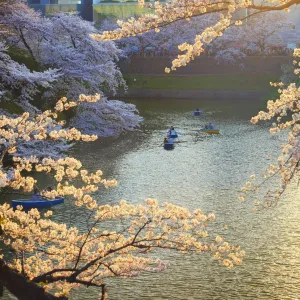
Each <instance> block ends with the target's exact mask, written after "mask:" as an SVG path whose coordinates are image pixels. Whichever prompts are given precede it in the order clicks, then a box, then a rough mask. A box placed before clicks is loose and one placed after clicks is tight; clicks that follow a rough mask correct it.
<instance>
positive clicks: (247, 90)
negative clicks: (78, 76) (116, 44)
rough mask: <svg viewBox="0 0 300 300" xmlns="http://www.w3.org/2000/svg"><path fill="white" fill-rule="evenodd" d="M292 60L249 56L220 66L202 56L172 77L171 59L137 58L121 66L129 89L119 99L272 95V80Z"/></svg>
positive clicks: (263, 96)
mask: <svg viewBox="0 0 300 300" xmlns="http://www.w3.org/2000/svg"><path fill="white" fill-rule="evenodd" d="M291 62H292V57H287V56H280V57H277V56H271V57H261V56H259V57H248V58H247V59H246V60H245V61H243V66H242V68H241V64H236V65H229V66H225V65H218V64H217V63H216V61H215V60H214V59H213V58H211V57H200V58H197V59H196V60H195V61H193V62H192V63H190V64H189V65H188V66H186V67H183V68H179V69H177V70H176V72H174V73H171V75H170V74H166V73H164V69H165V67H166V66H170V63H171V58H168V57H148V58H142V57H134V58H132V59H131V61H129V62H122V63H121V64H120V66H121V69H122V72H123V74H124V77H125V79H126V82H127V85H128V90H127V91H121V90H120V91H119V94H118V95H117V97H119V98H161V99H163V98H167V99H170V98H176V99H179V98H186V99H187V98H191V99H210V100H213V99H218V100H220V99H246V100H247V99H253V98H257V97H259V98H265V97H267V95H268V94H270V93H272V88H270V85H269V82H270V81H278V80H279V77H280V75H281V65H282V64H288V63H291Z"/></svg>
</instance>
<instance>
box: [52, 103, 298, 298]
mask: <svg viewBox="0 0 300 300" xmlns="http://www.w3.org/2000/svg"><path fill="white" fill-rule="evenodd" d="M133 101H134V100H133ZM133 101H131V102H133ZM135 103H136V104H137V107H138V108H139V110H140V112H141V114H142V116H144V118H145V121H144V123H143V125H142V127H141V129H140V130H139V131H137V132H133V133H129V134H126V135H123V136H121V137H119V138H110V139H100V140H99V141H97V142H95V143H89V144H86V143H83V144H78V145H77V146H75V147H74V148H73V149H72V155H74V156H75V157H77V158H79V159H81V160H82V162H83V164H84V166H86V167H87V168H88V169H90V170H96V169H102V170H103V172H104V175H105V176H106V177H109V178H116V179H117V180H118V182H119V185H118V187H116V188H114V189H110V190H105V189H100V191H99V193H98V194H97V199H98V201H99V203H103V204H105V203H116V202H118V201H119V200H120V199H126V200H127V201H128V202H130V203H134V204H137V203H142V202H143V201H144V199H145V198H149V197H151V198H156V199H159V201H169V202H173V203H175V204H178V205H182V206H186V207H188V208H191V209H194V208H196V207H200V208H201V209H203V210H204V211H205V212H207V213H208V212H213V213H215V214H216V216H217V220H216V224H215V230H216V233H219V234H220V235H223V236H225V237H226V238H227V240H228V241H229V242H231V243H233V244H239V245H241V246H242V247H243V249H244V250H245V251H246V257H245V259H244V263H243V265H242V266H238V267H235V268H233V269H230V270H228V269H226V268H224V267H222V266H220V265H219V264H218V262H217V261H215V260H214V259H213V258H211V257H210V256H209V255H207V254H204V255H195V254H193V255H182V254H178V253H170V252H164V253H162V255H161V256H162V258H164V259H166V260H168V261H169V263H170V266H169V267H168V269H167V270H166V271H165V272H163V273H158V274H146V275H144V276H141V277H139V278H135V279H130V280H129V279H128V280H123V279H113V280H109V281H108V291H109V299H112V300H120V299H122V300H142V299H143V300H146V299H147V300H154V299H155V300H162V299H168V300H171V299H172V300H173V299H174V300H182V299H191V300H192V299H193V300H194V299H195V300H196V299H205V300H206V299H230V300H232V299H299V297H300V290H299V286H300V269H299V264H300V251H299V246H300V243H299V241H300V239H299V236H300V215H299V213H298V212H299V208H300V205H299V201H298V199H299V194H298V192H297V190H296V188H290V189H289V190H288V192H287V193H286V194H285V195H284V196H283V197H282V199H281V201H280V203H279V205H278V206H277V207H275V208H272V209H268V210H264V211H261V212H253V210H252V208H253V202H254V200H255V199H256V198H257V196H255V195H252V196H249V198H248V199H247V201H245V202H240V201H238V200H237V196H238V195H239V190H240V188H241V187H242V186H243V185H244V184H245V182H246V181H248V179H249V176H250V175H251V174H253V173H256V174H260V173H261V172H262V171H263V170H264V166H266V165H267V163H269V162H270V161H268V160H267V155H268V153H271V154H273V156H274V157H275V156H276V155H277V154H278V153H279V152H278V151H279V150H278V147H279V145H280V144H281V143H282V142H283V139H284V137H283V136H270V134H269V132H268V126H267V124H262V125H258V126H253V125H251V124H250V123H249V119H250V117H251V116H252V115H254V114H255V113H256V112H257V111H258V110H259V109H261V108H263V107H264V104H263V103H262V102H261V101H260V102H259V101H253V102H245V101H226V102H225V101H222V102H221V101H210V102H208V101H191V100H176V101H167V100H162V101H158V100H135ZM196 107H199V108H200V109H203V110H204V115H203V116H201V117H194V116H193V115H192V111H193V110H194V109H195V108H196ZM208 122H213V123H214V124H215V125H217V126H218V127H219V128H220V130H221V134H220V135H207V134H205V133H201V132H199V128H200V127H202V126H203V125H204V124H205V123H208ZM171 125H172V126H174V127H175V129H177V130H178V131H179V132H180V133H182V134H181V135H180V137H179V140H180V141H181V143H179V144H177V145H176V146H175V149H174V150H173V151H165V150H164V149H163V147H162V141H163V137H164V133H165V132H166V131H167V129H168V127H170V126H171ZM55 213H56V215H55V218H56V220H59V221H66V220H67V221H69V222H71V221H72V220H76V224H77V226H79V227H81V228H82V227H83V226H85V214H82V213H81V211H80V210H78V209H76V208H74V205H73V204H72V203H71V202H70V203H68V201H66V203H65V205H63V206H57V207H55ZM224 224H226V225H227V227H228V229H227V230H225V229H224ZM97 295H98V292H97V291H96V290H94V289H91V288H89V289H80V291H79V292H76V293H74V294H73V298H74V299H98V298H97Z"/></svg>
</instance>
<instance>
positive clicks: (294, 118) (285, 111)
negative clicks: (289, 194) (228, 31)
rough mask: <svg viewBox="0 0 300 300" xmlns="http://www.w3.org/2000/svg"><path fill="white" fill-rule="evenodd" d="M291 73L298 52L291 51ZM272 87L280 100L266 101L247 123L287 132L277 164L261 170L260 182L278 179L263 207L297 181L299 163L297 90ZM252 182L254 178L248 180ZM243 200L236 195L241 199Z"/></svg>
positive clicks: (254, 187)
mask: <svg viewBox="0 0 300 300" xmlns="http://www.w3.org/2000/svg"><path fill="white" fill-rule="evenodd" d="M294 57H295V60H294V62H293V63H294V66H295V74H298V67H299V61H298V60H299V57H300V49H295V50H294ZM270 84H271V85H272V86H274V87H279V89H278V93H279V94H280V97H279V98H278V99H276V100H275V101H272V100H269V101H268V103H267V109H268V110H267V111H266V112H265V111H260V112H259V113H258V114H257V116H255V117H253V118H252V119H251V123H253V124H257V123H258V122H261V121H273V126H272V127H271V128H270V133H271V134H277V133H279V132H282V131H283V132H285V133H287V142H286V144H284V145H282V146H281V152H282V154H281V155H280V156H279V157H278V158H277V162H276V163H275V164H274V163H272V164H270V165H269V167H268V168H267V169H266V170H265V172H264V174H263V177H264V180H263V183H264V182H265V181H267V180H268V179H270V178H272V177H274V176H279V177H280V187H279V188H278V189H276V190H275V191H268V192H267V193H266V195H265V198H264V202H263V206H266V207H269V206H272V205H274V204H275V203H276V202H277V201H278V199H279V198H280V196H281V194H282V193H283V192H284V191H285V189H286V187H287V186H288V184H290V183H291V182H292V180H293V179H298V178H299V162H300V87H299V86H298V85H297V84H296V83H290V84H284V83H283V82H278V83H270ZM252 179H254V177H252ZM261 185H262V183H260V184H252V183H251V182H250V181H249V182H247V184H246V186H245V187H244V188H242V193H247V192H249V191H257V190H258V189H259V188H260V187H261ZM243 198H244V197H243V196H240V199H241V200H242V199H243Z"/></svg>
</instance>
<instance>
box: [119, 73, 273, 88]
mask: <svg viewBox="0 0 300 300" xmlns="http://www.w3.org/2000/svg"><path fill="white" fill-rule="evenodd" d="M124 78H125V80H126V82H127V85H128V87H130V88H141V89H179V90H188V89H200V90H233V91H238V90H255V91H261V90H267V89H270V88H271V87H270V81H278V78H274V76H255V75H248V74H240V75H223V74H215V75H195V76H174V75H173V76H172V75H157V76H153V75H132V74H130V75H124Z"/></svg>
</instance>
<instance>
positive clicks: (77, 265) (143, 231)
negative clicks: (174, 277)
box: [0, 172, 245, 295]
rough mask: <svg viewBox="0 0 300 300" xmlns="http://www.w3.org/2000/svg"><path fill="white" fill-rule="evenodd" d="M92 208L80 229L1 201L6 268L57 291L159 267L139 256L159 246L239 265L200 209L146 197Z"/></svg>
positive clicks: (238, 254)
mask: <svg viewBox="0 0 300 300" xmlns="http://www.w3.org/2000/svg"><path fill="white" fill-rule="evenodd" d="M83 173H85V172H83ZM94 212H95V213H94V215H93V217H92V218H91V220H90V222H89V223H88V230H87V231H86V232H83V233H82V232H80V231H79V230H78V229H77V228H75V227H70V228H68V227H67V226H66V224H59V223H56V222H53V221H51V220H49V219H48V218H47V217H49V216H51V212H46V213H45V214H44V216H42V215H41V214H40V212H39V211H38V210H37V209H32V210H30V211H29V212H28V213H26V212H24V211H22V210H20V209H19V210H15V211H14V210H12V209H11V208H10V207H9V205H7V204H4V205H2V206H0V220H1V222H0V225H1V229H2V231H3V234H2V235H1V237H0V239H1V240H3V242H4V243H5V244H6V245H10V247H11V248H12V249H13V250H14V253H15V259H14V260H13V262H11V263H10V266H11V267H13V268H16V269H17V270H18V271H19V272H20V273H23V274H25V275H26V277H27V278H28V279H29V280H30V281H32V282H36V283H43V286H44V288H46V289H47V290H50V289H52V288H54V287H55V289H56V291H57V295H62V294H67V293H68V292H69V291H70V290H71V289H73V288H76V287H78V286H79V285H80V284H79V283H81V284H82V283H84V282H85V283H89V284H90V285H94V286H100V285H102V284H103V281H104V279H105V278H108V277H115V276H120V277H134V276H138V275H140V274H141V273H142V272H147V271H151V272H160V271H163V270H164V269H165V268H166V266H167V264H166V263H165V262H163V261H161V260H159V259H155V258H154V257H153V256H149V257H146V256H145V253H149V252H153V251H155V250H156V249H160V248H162V249H170V250H173V251H179V252H182V253H185V252H198V253H211V254H212V255H213V256H214V257H215V258H216V259H217V260H218V261H219V262H220V263H221V264H222V265H224V266H226V267H228V268H231V267H233V266H234V265H239V264H241V263H242V259H243V256H244V254H245V253H244V251H242V250H241V249H240V248H239V247H238V246H234V245H230V244H229V243H228V242H226V241H225V240H224V238H223V237H221V236H216V237H211V236H210V235H209V234H208V231H209V230H208V227H209V226H210V224H211V223H213V221H214V220H215V216H214V214H204V213H203V212H202V211H201V210H200V209H196V210H194V211H189V210H188V209H186V208H183V207H180V206H176V205H173V204H170V203H163V204H162V205H159V203H158V201H157V200H155V199H146V200H145V204H144V205H141V204H139V205H132V204H128V203H127V202H126V201H124V200H122V201H120V203H119V204H118V205H102V206H98V207H97V208H95V209H94ZM107 222H110V224H112V223H113V224H115V226H114V228H115V231H105V230H103V229H102V228H103V227H105V226H103V225H105V224H106V223H107ZM71 279H72V280H71Z"/></svg>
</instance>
